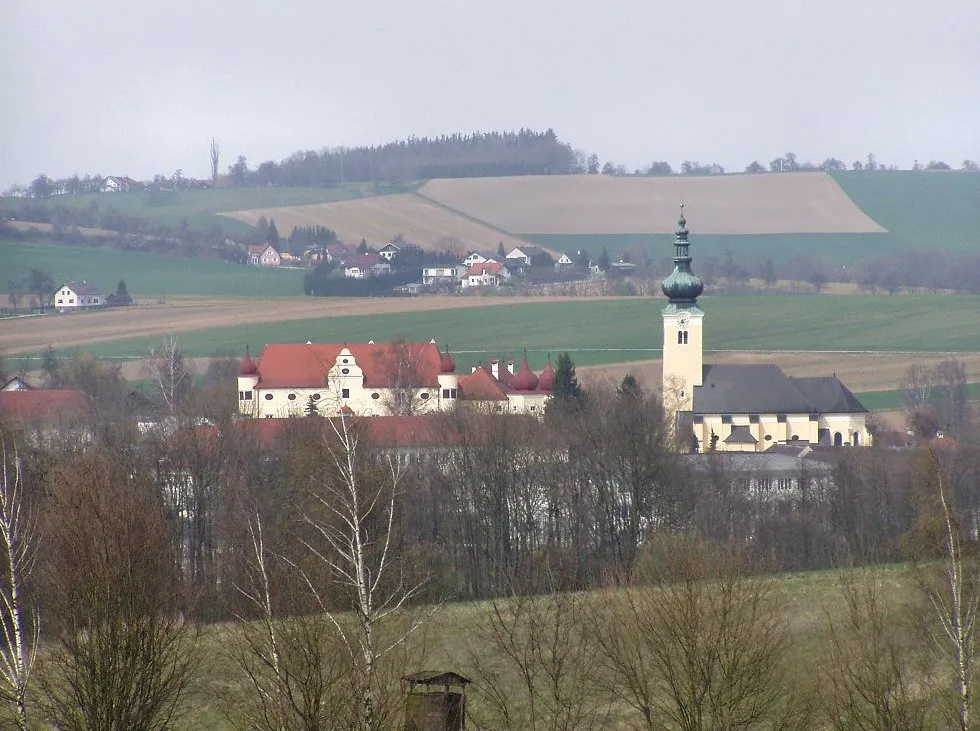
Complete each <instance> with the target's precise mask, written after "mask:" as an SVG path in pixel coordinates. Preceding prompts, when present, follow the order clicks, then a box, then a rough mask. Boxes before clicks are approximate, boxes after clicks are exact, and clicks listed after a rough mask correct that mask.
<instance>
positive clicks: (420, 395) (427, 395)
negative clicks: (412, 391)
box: [419, 391, 429, 401]
mask: <svg viewBox="0 0 980 731" xmlns="http://www.w3.org/2000/svg"><path fill="white" fill-rule="evenodd" d="M419 398H420V399H422V400H423V401H428V400H429V394H428V392H427V391H423V392H422V393H421V394H419Z"/></svg>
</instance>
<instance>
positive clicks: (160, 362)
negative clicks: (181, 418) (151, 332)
mask: <svg viewBox="0 0 980 731" xmlns="http://www.w3.org/2000/svg"><path fill="white" fill-rule="evenodd" d="M147 369H148V370H149V373H150V377H151V378H152V379H153V382H154V383H155V384H156V386H157V388H158V389H160V395H161V397H162V398H163V401H164V404H165V405H166V407H167V411H169V412H170V414H171V415H173V414H176V412H177V408H178V406H179V405H180V403H181V401H182V400H183V399H184V397H185V396H186V395H187V393H188V391H190V389H191V386H192V385H193V373H192V371H191V369H190V368H189V367H188V365H187V363H186V362H185V361H184V354H183V353H182V352H181V350H180V346H179V345H178V343H177V338H176V337H171V338H165V339H164V340H163V342H162V343H160V345H157V346H154V347H152V348H150V357H149V359H148V360H147Z"/></svg>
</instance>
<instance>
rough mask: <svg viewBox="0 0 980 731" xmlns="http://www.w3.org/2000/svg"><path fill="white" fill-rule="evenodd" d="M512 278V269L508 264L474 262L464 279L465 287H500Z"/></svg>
mask: <svg viewBox="0 0 980 731" xmlns="http://www.w3.org/2000/svg"><path fill="white" fill-rule="evenodd" d="M508 279H510V271H509V270H508V269H507V265H506V264H498V263H497V262H486V263H483V264H474V265H473V266H471V267H470V268H469V269H468V270H467V272H466V278H465V279H463V286H464V287H499V286H500V285H501V284H502V283H503V282H506V281H507V280H508Z"/></svg>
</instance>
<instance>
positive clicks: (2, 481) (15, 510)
mask: <svg viewBox="0 0 980 731" xmlns="http://www.w3.org/2000/svg"><path fill="white" fill-rule="evenodd" d="M35 546H36V538H35V522H34V516H33V514H32V513H31V512H30V510H28V509H27V508H26V506H25V505H24V495H23V478H22V475H21V467H20V455H19V454H18V453H17V450H16V449H15V450H13V451H12V452H8V448H7V440H6V437H5V435H4V434H3V433H2V432H0V547H2V563H3V565H4V569H5V572H4V576H3V583H2V585H0V632H2V635H0V637H2V644H0V694H2V697H3V698H4V699H5V700H8V701H9V702H10V703H12V704H13V705H14V706H15V708H16V710H15V719H16V724H17V728H18V729H22V730H24V731H26V729H27V727H28V726H27V708H26V701H27V690H28V684H29V682H30V679H31V672H32V671H33V669H34V661H35V659H36V657H37V642H38V637H39V636H40V617H39V615H38V611H37V607H36V606H35V605H33V604H32V603H28V602H27V600H26V598H25V588H26V584H27V580H28V578H29V577H30V574H31V569H32V568H33V566H34V556H35Z"/></svg>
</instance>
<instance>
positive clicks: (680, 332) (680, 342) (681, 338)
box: [677, 330, 684, 345]
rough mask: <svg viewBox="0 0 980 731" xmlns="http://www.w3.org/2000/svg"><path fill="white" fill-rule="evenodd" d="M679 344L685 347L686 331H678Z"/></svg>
mask: <svg viewBox="0 0 980 731" xmlns="http://www.w3.org/2000/svg"><path fill="white" fill-rule="evenodd" d="M677 344H678V345H683V344H684V331H683V330H678V331H677Z"/></svg>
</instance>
